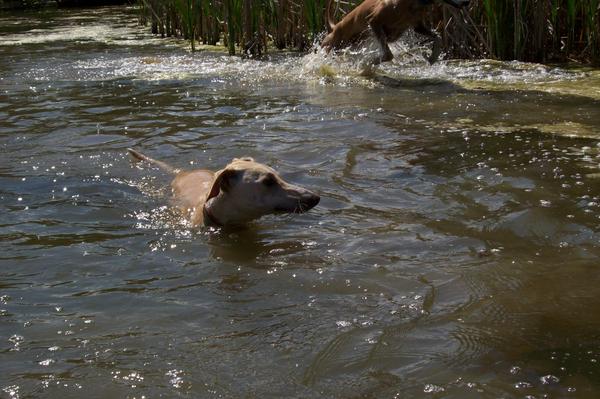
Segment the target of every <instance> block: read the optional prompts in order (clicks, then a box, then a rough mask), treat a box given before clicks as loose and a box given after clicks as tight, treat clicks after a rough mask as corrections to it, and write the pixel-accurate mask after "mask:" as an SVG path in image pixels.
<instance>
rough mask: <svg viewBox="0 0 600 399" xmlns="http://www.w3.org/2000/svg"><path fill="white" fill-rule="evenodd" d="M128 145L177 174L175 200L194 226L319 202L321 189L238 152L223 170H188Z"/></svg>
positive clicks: (136, 155) (142, 157)
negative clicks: (292, 181) (295, 181)
mask: <svg viewBox="0 0 600 399" xmlns="http://www.w3.org/2000/svg"><path fill="white" fill-rule="evenodd" d="M128 151H129V153H130V154H131V156H132V157H133V158H134V159H135V160H137V161H146V162H149V163H152V164H155V165H157V166H158V167H160V168H161V169H163V170H165V171H166V172H169V173H171V174H174V175H175V177H174V179H173V181H172V182H171V190H172V193H173V200H174V202H175V205H176V206H177V207H178V208H179V209H180V210H181V211H183V212H184V213H185V214H186V215H187V217H188V219H189V221H190V222H191V224H192V225H193V226H199V225H206V226H208V225H217V226H224V225H239V224H244V223H247V222H249V221H251V220H253V219H258V218H260V217H261V216H263V215H267V214H272V213H302V212H306V211H308V210H309V209H311V208H313V207H314V206H316V205H317V203H318V202H319V196H318V195H316V194H314V193H312V192H311V191H309V190H307V189H305V188H302V187H299V186H295V185H292V184H290V183H287V182H286V181H284V180H283V179H282V178H281V176H279V174H277V172H275V170H273V169H272V168H270V167H268V166H266V165H263V164H261V163H258V162H255V161H254V160H253V159H252V158H249V157H245V158H234V159H233V160H232V161H231V162H230V163H229V164H228V165H227V166H225V167H224V168H223V169H221V170H219V171H217V172H212V171H210V170H206V169H194V170H184V171H182V170H179V169H176V168H174V167H172V166H171V165H169V164H167V163H165V162H162V161H158V160H156V159H153V158H150V157H148V156H146V155H144V154H141V153H140V152H138V151H135V150H133V149H128Z"/></svg>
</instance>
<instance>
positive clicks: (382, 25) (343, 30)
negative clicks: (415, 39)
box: [321, 0, 470, 64]
mask: <svg viewBox="0 0 600 399" xmlns="http://www.w3.org/2000/svg"><path fill="white" fill-rule="evenodd" d="M333 1H334V0H329V1H328V2H327V11H326V12H327V30H328V31H329V34H328V35H327V36H325V38H324V39H323V41H322V42H321V46H322V47H323V48H324V49H325V50H326V51H327V52H329V51H331V50H338V49H341V48H344V47H348V46H351V45H353V44H356V43H359V42H361V41H363V40H365V39H366V38H367V37H368V36H369V35H370V34H373V35H374V36H375V38H376V39H377V42H378V43H379V45H380V46H381V52H382V54H381V56H380V57H378V58H376V59H375V60H373V63H375V64H379V63H380V62H386V61H391V60H392V58H394V56H393V54H392V51H391V50H390V48H389V46H388V43H391V42H395V41H396V40H398V39H399V38H400V36H401V35H402V33H404V32H405V31H406V30H407V29H408V28H411V27H412V28H414V30H415V32H417V33H419V34H421V35H425V36H427V37H428V38H430V39H431V40H432V41H433V49H432V51H431V56H430V57H429V63H431V64H433V63H434V62H435V61H436V60H437V58H438V56H439V55H440V51H441V39H440V37H439V35H438V34H437V33H435V32H433V31H432V30H431V29H429V28H428V27H427V26H426V25H425V23H424V18H425V12H426V10H427V7H428V6H429V5H432V4H433V2H434V0H365V1H363V2H362V3H361V4H359V5H358V6H357V7H356V8H355V9H354V10H352V11H351V12H349V13H348V14H346V16H344V18H342V20H341V21H340V22H338V23H337V24H336V23H335V22H333V18H332V16H331V9H332V4H333ZM444 1H445V2H446V3H448V4H450V5H452V6H454V7H457V8H461V7H465V6H467V5H468V4H469V1H470V0H444Z"/></svg>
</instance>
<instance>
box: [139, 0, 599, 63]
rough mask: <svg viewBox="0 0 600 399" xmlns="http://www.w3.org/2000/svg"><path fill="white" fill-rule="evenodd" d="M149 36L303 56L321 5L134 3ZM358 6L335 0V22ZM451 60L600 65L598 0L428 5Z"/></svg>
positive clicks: (255, 0)
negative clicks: (296, 52) (458, 6)
mask: <svg viewBox="0 0 600 399" xmlns="http://www.w3.org/2000/svg"><path fill="white" fill-rule="evenodd" d="M138 1H139V4H140V10H141V20H142V22H144V23H146V22H147V21H151V25H152V31H153V32H155V33H158V34H161V35H163V36H181V37H185V38H186V39H188V40H190V42H191V46H192V49H194V48H195V45H194V43H195V42H196V41H200V42H202V43H204V44H211V45H215V44H218V43H219V44H221V45H224V46H225V47H227V48H228V51H229V53H230V54H235V53H236V52H237V53H241V54H242V55H245V56H251V57H252V56H259V55H261V54H263V53H265V52H266V51H267V49H268V48H269V46H273V47H275V48H278V49H294V50H306V49H307V48H308V47H310V46H311V45H312V44H313V43H315V41H317V40H318V38H319V37H320V35H321V34H322V33H323V32H324V31H325V18H324V12H325V6H326V2H327V0H138ZM358 3H360V0H340V1H339V2H338V7H337V8H338V10H339V12H338V16H337V19H339V18H341V15H342V14H343V13H345V12H347V11H349V10H351V9H352V8H353V7H355V6H356V4H358ZM430 22H431V23H432V24H433V25H434V26H437V28H438V31H440V32H441V33H442V36H443V39H444V44H445V50H446V53H447V54H448V55H449V56H451V57H456V58H480V57H491V58H496V59H502V60H523V61H538V62H549V61H569V60H580V61H587V62H596V63H600V0H476V1H474V2H472V5H471V6H470V7H469V9H468V10H461V11H458V10H456V9H453V8H452V7H449V6H441V5H436V6H435V7H434V8H433V9H432V13H431V21H430Z"/></svg>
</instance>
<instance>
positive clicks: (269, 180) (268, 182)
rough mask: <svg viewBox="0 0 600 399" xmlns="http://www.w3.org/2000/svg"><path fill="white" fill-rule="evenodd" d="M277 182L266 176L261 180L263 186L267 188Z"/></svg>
mask: <svg viewBox="0 0 600 399" xmlns="http://www.w3.org/2000/svg"><path fill="white" fill-rule="evenodd" d="M275 183H277V181H276V180H275V176H271V175H269V176H267V177H265V178H264V179H263V184H264V185H265V186H267V187H271V186H274V185H275Z"/></svg>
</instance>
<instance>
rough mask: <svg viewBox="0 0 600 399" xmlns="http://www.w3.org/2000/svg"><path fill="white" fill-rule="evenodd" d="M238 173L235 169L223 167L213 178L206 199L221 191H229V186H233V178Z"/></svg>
mask: <svg viewBox="0 0 600 399" xmlns="http://www.w3.org/2000/svg"><path fill="white" fill-rule="evenodd" d="M236 175H237V171H236V170H233V169H222V170H220V171H218V172H217V173H215V177H214V178H213V182H212V186H211V187H210V191H209V192H208V196H207V197H206V200H207V201H208V200H209V199H211V198H214V197H216V196H217V195H219V192H221V191H224V192H227V190H229V188H231V185H232V183H233V182H232V180H233V178H234V177H235V176H236Z"/></svg>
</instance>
